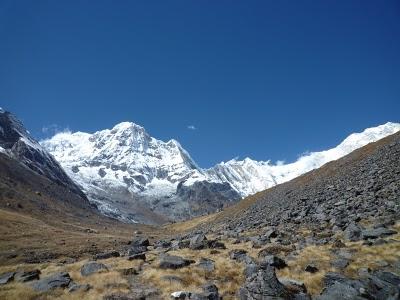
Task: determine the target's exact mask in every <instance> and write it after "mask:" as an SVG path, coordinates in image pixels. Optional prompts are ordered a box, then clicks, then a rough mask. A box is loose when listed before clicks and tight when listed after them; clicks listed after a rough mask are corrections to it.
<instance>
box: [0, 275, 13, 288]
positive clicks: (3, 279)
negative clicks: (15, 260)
mask: <svg viewBox="0 0 400 300" xmlns="http://www.w3.org/2000/svg"><path fill="white" fill-rule="evenodd" d="M14 276H15V272H7V273H3V274H0V285H3V284H7V283H9V282H10V281H13V280H14Z"/></svg>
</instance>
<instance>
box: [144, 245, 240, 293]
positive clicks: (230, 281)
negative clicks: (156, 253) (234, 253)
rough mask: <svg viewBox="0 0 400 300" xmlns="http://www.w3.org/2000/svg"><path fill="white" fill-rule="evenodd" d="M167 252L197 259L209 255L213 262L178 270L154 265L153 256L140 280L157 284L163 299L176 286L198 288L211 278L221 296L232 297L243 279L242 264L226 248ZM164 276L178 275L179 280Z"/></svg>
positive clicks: (184, 288) (182, 288) (210, 280)
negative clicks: (208, 267)
mask: <svg viewBox="0 0 400 300" xmlns="http://www.w3.org/2000/svg"><path fill="white" fill-rule="evenodd" d="M169 254H171V255H178V256H182V257H184V258H187V259H193V260H195V261H196V263H197V262H198V261H199V260H200V258H201V257H204V258H209V259H212V260H214V262H215V270H214V271H212V272H208V271H205V270H203V269H202V268H199V267H197V266H196V264H192V265H190V266H188V267H186V268H182V269H178V270H163V269H159V268H157V266H158V261H157V260H156V261H155V262H154V264H153V265H152V268H147V269H144V271H143V275H142V280H143V281H144V282H150V283H151V284H153V285H154V286H156V287H157V288H159V289H160V290H161V292H162V295H163V297H164V298H165V299H168V298H169V297H170V294H171V293H172V292H175V291H179V290H186V291H194V292H196V291H200V290H199V288H200V287H201V286H202V285H203V284H205V283H206V282H214V283H215V284H216V285H217V286H218V289H219V292H220V294H221V295H223V296H224V299H235V295H236V293H237V291H238V289H239V286H240V285H241V284H242V283H243V282H244V277H243V265H241V264H239V263H237V262H235V261H232V260H231V259H230V258H229V256H228V250H221V251H220V252H219V253H218V254H213V255H211V254H210V250H196V251H193V250H189V249H181V250H177V251H171V252H170V253H169ZM164 276H177V277H179V278H180V279H181V282H179V281H174V280H165V279H163V277H164Z"/></svg>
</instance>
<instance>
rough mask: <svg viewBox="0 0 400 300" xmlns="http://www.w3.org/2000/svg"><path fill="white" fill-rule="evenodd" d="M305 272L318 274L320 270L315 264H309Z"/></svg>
mask: <svg viewBox="0 0 400 300" xmlns="http://www.w3.org/2000/svg"><path fill="white" fill-rule="evenodd" d="M304 271H306V272H308V273H316V272H318V268H317V266H316V265H314V264H308V265H307V266H306V268H305V269H304Z"/></svg>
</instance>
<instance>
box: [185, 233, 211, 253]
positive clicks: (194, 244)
mask: <svg viewBox="0 0 400 300" xmlns="http://www.w3.org/2000/svg"><path fill="white" fill-rule="evenodd" d="M207 244H208V242H207V238H206V236H205V235H204V234H202V233H200V234H196V235H195V236H194V237H192V238H191V239H190V244H189V248H190V249H192V250H199V249H204V248H206V247H207Z"/></svg>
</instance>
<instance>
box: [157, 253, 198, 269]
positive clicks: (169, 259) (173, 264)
mask: <svg viewBox="0 0 400 300" xmlns="http://www.w3.org/2000/svg"><path fill="white" fill-rule="evenodd" d="M192 263H194V261H193V260H189V259H184V258H182V257H180V256H174V255H163V256H162V257H161V258H160V264H159V268H161V269H180V268H184V267H187V266H188V265H190V264H192Z"/></svg>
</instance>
